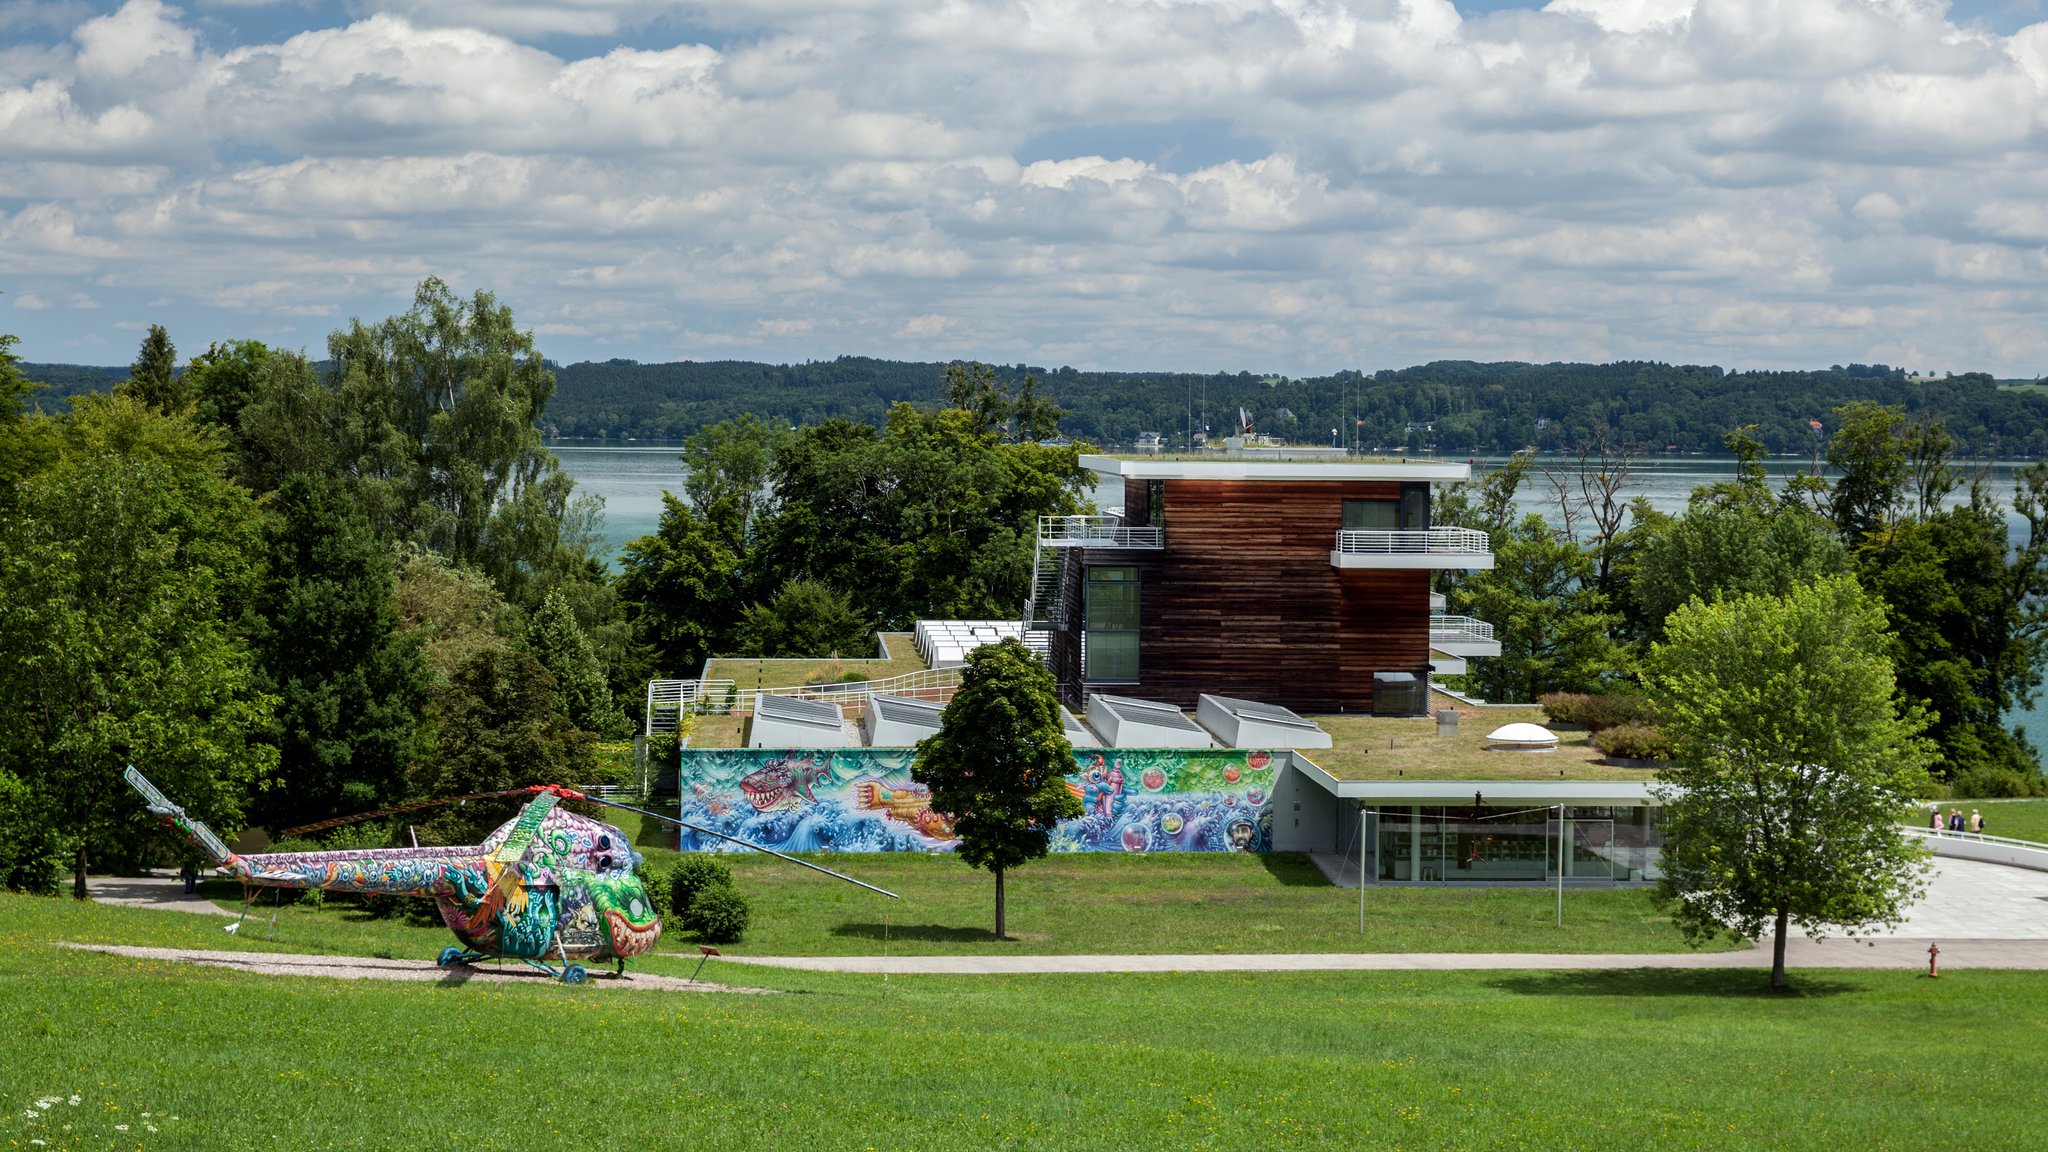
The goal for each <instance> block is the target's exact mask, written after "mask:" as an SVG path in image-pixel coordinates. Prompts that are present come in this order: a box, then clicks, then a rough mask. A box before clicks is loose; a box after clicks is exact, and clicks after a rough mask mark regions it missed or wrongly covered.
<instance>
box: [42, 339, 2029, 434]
mask: <svg viewBox="0 0 2048 1152" xmlns="http://www.w3.org/2000/svg"><path fill="white" fill-rule="evenodd" d="M23 368H24V370H25V371H26V372H27V374H28V376H29V377H30V378H31V379H34V380H39V381H42V382H44V383H46V384H48V385H49V386H50V388H49V390H48V391H47V392H45V393H44V394H43V396H44V397H45V398H47V399H58V398H62V397H68V396H70V395H73V394H76V393H78V392H83V391H99V390H104V389H107V388H111V387H112V386H113V384H114V382H115V381H117V380H119V379H120V378H121V377H122V376H124V375H125V374H126V369H119V368H82V367H76V366H72V365H54V364H25V365H23ZM944 371H945V365H943V364H939V363H910V362H905V361H895V360H874V359H868V358H865V357H856V356H842V357H840V358H838V359H836V360H827V361H817V362H813V363H807V364H785V365H775V364H759V363H753V362H750V361H741V360H724V361H709V362H702V363H698V362H690V361H684V362H680V363H672V364H641V363H638V362H637V361H632V360H607V361H604V362H602V363H590V362H586V363H580V364H570V365H567V366H558V367H556V369H555V373H556V380H557V386H556V392H555V397H554V401H553V403H552V404H550V405H549V408H548V412H547V421H548V424H549V429H548V430H549V431H550V432H552V433H553V434H554V435H557V436H562V437H574V438H585V439H612V440H616V439H625V438H633V439H643V440H646V439H681V438H684V437H687V436H690V435H692V434H694V433H695V432H697V431H698V430H699V429H701V428H703V427H705V426H706V425H710V424H715V423H718V422H719V421H722V420H727V419H731V418H732V417H735V416H738V415H740V414H742V413H753V414H755V415H759V416H763V417H767V418H770V419H776V420H786V421H788V422H789V423H790V424H794V425H800V426H808V425H813V424H816V423H818V422H820V421H823V420H826V419H829V418H832V417H835V416H836V417H844V418H846V419H850V420H857V421H860V422H863V423H869V424H879V423H880V422H881V420H882V418H883V415H884V414H885V413H886V412H887V410H888V407H889V405H891V404H893V403H895V402H897V401H899V400H907V401H910V402H912V403H920V404H923V403H929V404H934V405H936V404H937V403H939V402H941V401H942V400H943V399H944V396H945V385H944V381H943V374H944ZM997 371H998V375H999V376H1000V377H1001V379H1002V380H1003V382H1004V384H1005V385H1006V386H1015V385H1016V384H1017V383H1018V382H1019V381H1021V379H1022V377H1023V376H1025V375H1026V374H1027V373H1028V374H1033V375H1036V376H1037V377H1038V378H1039V380H1040V395H1043V396H1047V397H1049V398H1050V399H1052V400H1053V401H1054V402H1055V403H1057V404H1059V405H1060V406H1061V407H1062V408H1064V409H1066V412H1067V415H1066V418H1065V419H1064V420H1062V421H1061V425H1060V427H1061V430H1062V431H1063V432H1065V433H1066V434H1067V435H1069V436H1071V437H1073V438H1075V439H1083V440H1089V441H1093V442H1096V443H1102V444H1129V443H1131V442H1133V441H1135V440H1136V439H1137V438H1138V436H1139V435H1140V434H1141V433H1145V432H1157V433H1159V434H1161V435H1162V436H1163V437H1164V438H1165V439H1166V441H1167V443H1169V444H1185V443H1186V441H1187V438H1188V435H1189V433H1190V432H1191V431H1192V432H1201V431H1203V430H1204V429H1206V430H1207V432H1208V434H1209V435H1211V436H1223V435H1227V434H1229V433H1231V432H1233V431H1234V430H1235V426H1236V422H1237V418H1238V411H1239V409H1243V410H1244V411H1245V413H1246V414H1248V415H1249V416H1250V417H1251V420H1252V422H1253V425H1254V427H1255V428H1256V430H1257V431H1259V432H1265V433H1271V434H1273V435H1275V436H1277V437H1279V438H1281V439H1283V440H1288V441H1293V442H1300V443H1320V444H1327V443H1330V442H1331V440H1332V439H1333V434H1334V438H1335V439H1337V440H1339V441H1341V442H1343V443H1345V444H1351V445H1356V446H1358V447H1360V448H1364V449H1368V450H1371V449H1380V450H1387V449H1393V448H1404V447H1405V448H1409V449H1413V450H1424V449H1428V450H1431V451H1435V452H1440V453H1446V454H1460V453H1477V454H1496V453H1506V452H1513V451H1515V450H1517V449H1521V448H1525V447H1530V446H1535V447H1537V448H1543V449H1567V448H1571V447H1574V446H1577V445H1581V444H1586V443H1589V442H1592V441H1594V440H1597V439H1600V438H1602V437H1603V436H1604V437H1605V438H1606V439H1608V440H1610V441H1613V442H1618V443H1623V444H1629V445H1634V446H1639V447H1641V448H1644V449H1646V450H1649V451H1653V452H1656V451H1664V450H1666V449H1670V450H1674V451H1680V452H1702V451H1704V452H1717V451H1720V450H1721V447H1722V436H1723V435H1725V434H1726V433H1727V432H1728V431H1729V430H1730V429H1733V428H1737V427H1740V426H1743V425H1755V426H1756V432H1755V435H1756V437H1757V439H1758V440H1760V441H1762V442H1763V444H1764V445H1765V446H1766V447H1767V448H1768V449H1769V450H1770V451H1772V452H1777V453H1787V452H1790V453H1803V452H1806V451H1809V450H1810V449H1811V448H1812V447H1813V446H1814V444H1815V442H1816V434H1815V431H1814V429H1813V426H1812V424H1811V421H1815V420H1819V421H1822V422H1823V433H1822V435H1825V434H1828V433H1832V432H1833V431H1834V429H1833V428H1832V427H1829V426H1827V423H1828V422H1830V421H1832V419H1833V415H1832V414H1833V412H1834V410H1835V409H1836V408H1837V407H1840V406H1841V405H1843V404H1846V403H1848V402H1850V401H1852V400H1870V401H1875V402H1877V403H1879V404H1897V405H1903V406H1904V407H1905V409H1906V411H1907V412H1908V413H1909V414H1910V415H1913V416H1916V417H1922V416H1926V417H1939V418H1940V419H1942V420H1943V421H1944V422H1945V423H1946V425H1947V427H1948V431H1949V432H1950V434H1951V435H1953V436H1954V437H1955V438H1956V440H1957V442H1958V443H1959V445H1960V446H1961V447H1962V449H1963V450H1964V451H1966V452H1972V453H1986V452H1989V453H1996V454H1998V455H2003V456H2038V455H2044V454H2048V389H2042V388H2039V387H2019V388H2013V387H2001V386H2000V384H1999V382H1998V381H1996V380H1994V379H1993V378H1992V377H1991V376H1989V375H1988V374H1985V373H1981V372H1969V373H1963V374H1961V375H1955V376H1949V377H1945V378H1942V379H1912V378H1909V377H1908V376H1907V375H1906V373H1905V371H1904V370H1902V369H1897V368H1892V367H1890V366H1888V365H1884V364H1872V365H1865V364H1850V365H1847V366H1837V367H1834V368H1830V369H1826V370H1822V371H1811V372H1776V371H1755V372H1730V371H1724V370H1723V369H1721V368H1718V367H1714V366H1711V365H1709V366H1704V367H1702V366H1697V365H1672V364H1659V363H1652V362H1640V361H1620V362H1616V363H1612V364H1526V363H1520V362H1515V361H1509V362H1502V363H1490V364H1482V363H1477V362H1474V361H1467V360H1442V361H1437V362H1435V363H1432V364H1423V365H1419V366H1416V367H1413V368H1403V369H1398V370H1392V369H1390V370H1386V371H1381V372H1375V373H1363V372H1340V373H1337V374H1335V375H1332V376H1320V377H1310V378H1302V379H1291V378H1286V377H1279V376H1255V375H1253V374H1251V373H1249V372H1239V373H1235V374H1231V373H1220V372H1219V373H1213V374H1190V373H1173V372H1082V371H1078V370H1076V369H1073V368H1055V369H1046V368H1038V367H1031V366H1028V365H1023V364H1016V365H1006V366H1002V365H999V366H998V367H997Z"/></svg>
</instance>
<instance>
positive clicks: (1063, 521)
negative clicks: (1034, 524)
mask: <svg viewBox="0 0 2048 1152" xmlns="http://www.w3.org/2000/svg"><path fill="white" fill-rule="evenodd" d="M1038 542H1039V544H1041V545H1043V546H1047V547H1055V548H1059V547H1074V546H1077V545H1078V546H1083V547H1096V548H1160V547H1164V546H1165V544H1166V531H1165V529H1162V528H1152V527H1143V528H1126V527H1124V524H1123V518H1122V517H1120V516H1040V517H1039V518H1038Z"/></svg>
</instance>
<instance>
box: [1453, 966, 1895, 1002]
mask: <svg viewBox="0 0 2048 1152" xmlns="http://www.w3.org/2000/svg"><path fill="white" fill-rule="evenodd" d="M1791 979H1792V986H1791V987H1790V988H1785V989H1773V988H1772V987H1771V986H1770V974H1769V971H1768V965H1765V966H1764V967H1762V968H1574V969H1566V970H1564V971H1558V972H1519V973H1516V974H1515V975H1512V976H1503V977H1501V978H1500V979H1498V980H1492V981H1489V983H1491V984H1492V985H1493V986H1494V987H1496V988H1499V989H1501V990H1502V991H1506V992H1513V993H1515V994H1517V995H1521V996H1614V997H1631V998H1639V997H1648V996H1714V997H1731V996H1738V997H1749V998H1752V999H1764V1000H1802V999H1806V1000H1810V999H1819V998H1823V997H1828V996H1841V995H1846V994H1848V993H1851V992H1860V991H1862V990H1863V989H1862V988H1861V987H1860V986H1858V985H1856V984H1851V983H1848V982H1846V981H1842V980H1838V979H1829V978H1827V977H1824V976H1820V975H1816V974H1814V973H1811V972H1795V973H1793V974H1792V977H1791Z"/></svg>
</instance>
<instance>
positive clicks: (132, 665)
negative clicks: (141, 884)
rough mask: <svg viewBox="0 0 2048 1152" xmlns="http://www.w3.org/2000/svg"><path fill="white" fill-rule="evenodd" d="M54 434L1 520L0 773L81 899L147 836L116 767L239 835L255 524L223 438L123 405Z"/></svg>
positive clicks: (58, 424) (88, 405)
mask: <svg viewBox="0 0 2048 1152" xmlns="http://www.w3.org/2000/svg"><path fill="white" fill-rule="evenodd" d="M45 419H49V418H45ZM51 424H52V425H53V428H54V438H55V441H56V443H57V445H58V452H59V455H58V456H57V458H56V460H55V461H54V462H53V463H52V464H51V465H50V466H49V467H47V468H45V469H43V470H41V471H39V472H37V473H35V474H33V475H31V476H29V477H27V478H26V479H24V480H23V481H22V483H21V485H20V487H19V489H18V491H17V494H16V495H17V499H16V502H15V505H14V506H13V507H12V508H11V509H8V510H7V512H6V514H5V515H0V699H4V700H6V701H7V707H6V708H4V709H0V772H4V773H7V774H11V775H13V776H14V777H15V778H17V779H19V780H20V781H21V782H22V783H24V784H25V785H27V786H28V787H29V789H30V790H31V791H32V792H33V793H34V794H35V795H36V797H37V798H38V800H39V802H40V803H42V804H43V805H45V811H46V813H47V815H48V818H49V819H50V820H51V821H52V823H53V826H54V827H55V828H56V829H57V831H58V832H59V833H60V834H61V835H62V836H63V837H64V838H65V839H66V842H67V855H69V856H70V857H71V861H72V870H73V886H72V891H73V894H74V895H76V896H78V897H80V898H81V899H82V898H83V897H84V896H85V873H86V867H87V864H88V861H89V860H90V859H91V858H92V857H93V856H94V855H97V854H99V853H101V852H103V851H107V850H119V849H122V848H124V847H125V846H126V845H128V844H132V843H133V842H134V841H135V840H136V839H137V838H138V836H139V835H140V834H143V833H144V832H145V830H146V829H147V828H148V827H149V824H148V823H147V822H146V821H145V819H144V817H143V814H142V810H141V808H140V807H139V806H138V805H136V804H135V803H134V802H133V799H132V797H131V796H130V795H129V794H128V793H127V791H126V790H125V789H123V788H122V787H121V785H120V773H121V768H122V765H123V764H124V763H128V762H133V763H135V764H137V765H139V766H141V767H142V768H144V770H146V771H147V772H148V773H149V774H150V777H151V779H153V780H155V781H156V782H157V783H158V784H159V785H160V786H162V787H163V788H164V789H165V790H166V791H167V792H168V793H170V794H172V795H175V796H177V797H178V799H179V801H180V802H181V803H183V804H185V805H187V806H188V807H190V808H191V809H192V811H193V812H194V814H195V815H198V816H200V817H201V818H202V819H204V820H206V821H207V822H209V823H211V824H213V825H215V826H216V827H217V828H219V829H221V830H222V831H223V832H225V833H228V834H232V833H233V832H234V831H235V829H236V828H238V827H239V826H240V824H241V821H242V814H243V808H244V805H245V803H246V802H247V798H248V796H249V795H250V794H251V793H252V792H253V791H254V790H255V788H256V786H257V784H258V782H259V781H260V780H262V779H263V778H264V777H265V776H266V775H267V774H268V773H269V772H270V770H271V768H272V766H273V765H274V764H275V762H276V756H277V753H276V750H275V749H273V748H271V747H269V746H268V745H266V744H264V743H262V742H261V740H260V736H261V735H262V734H263V733H264V732H265V731H266V730H267V729H268V727H269V724H270V719H271V716H272V714H273V711H274V709H275V706H276V701H275V700H274V699H273V698H271V697H269V696H267V695H265V694H264V693H263V692H262V691H261V690H260V689H259V687H258V685H257V682H256V668H255V661H254V660H253V659H252V657H251V654H250V651H249V648H248V645H247V643H246V642H245V641H244V640H243V638H242V637H241V635H240V634H239V630H238V628H237V626H236V624H237V622H239V621H240V620H241V618H242V616H243V613H244V612H245V611H246V609H247V608H248V606H249V604H250V602H251V600H252V598H253V594H254V590H255V586H256V574H257V560H258V557H260V555H261V552H262V548H261V543H260V541H259V540H258V538H257V535H256V532H257V526H258V525H259V524H260V518H259V517H258V515H257V512H256V508H255V505H254V502H253V501H252V500H251V499H250V497H249V494H248V492H247V491H245V490H244V489H242V488H240V487H238V486H236V485H234V484H232V483H230V482H229V481H228V479H227V477H226V474H225V462H224V460H223V454H222V451H221V447H220V444H219V442H218V440H217V439H215V438H213V437H212V436H210V435H208V434H206V433H204V432H201V431H200V430H198V429H196V428H195V427H194V426H193V425H192V424H191V422H190V421H189V420H188V419H185V418H184V417H182V416H166V415H163V414H161V413H159V412H158V411H156V410H154V409H152V408H150V407H148V406H146V405H144V404H143V403H142V402H141V401H139V400H137V399H135V398H133V397H128V396H115V397H106V396H101V397H81V398H80V399H78V400H77V401H76V403H75V404H74V406H73V408H72V411H71V413H70V414H69V415H68V416H67V417H65V418H63V419H62V420H61V421H56V420H52V421H51Z"/></svg>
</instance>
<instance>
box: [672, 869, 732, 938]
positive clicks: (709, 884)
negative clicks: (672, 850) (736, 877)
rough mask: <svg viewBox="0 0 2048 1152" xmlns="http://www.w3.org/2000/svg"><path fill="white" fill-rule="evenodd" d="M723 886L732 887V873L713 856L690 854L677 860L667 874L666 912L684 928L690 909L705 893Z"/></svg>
mask: <svg viewBox="0 0 2048 1152" xmlns="http://www.w3.org/2000/svg"><path fill="white" fill-rule="evenodd" d="M720 884H723V885H725V886H726V887H727V888H730V887H732V869H730V868H728V867H726V866H725V861H723V860H720V859H719V858H718V857H716V856H710V855H706V854H704V853H701V852H692V853H689V854H686V855H685V856H683V858H682V859H680V860H677V861H676V863H675V867H674V868H672V869H670V870H669V874H668V910H669V912H670V913H672V914H673V915H674V916H675V917H676V918H677V919H678V920H680V921H682V922H683V923H684V924H688V922H689V919H688V918H689V913H690V906H691V905H692V904H695V903H696V902H697V897H698V896H700V895H701V894H702V893H703V892H704V890H705V889H707V888H714V887H717V886H718V885H720Z"/></svg>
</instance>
